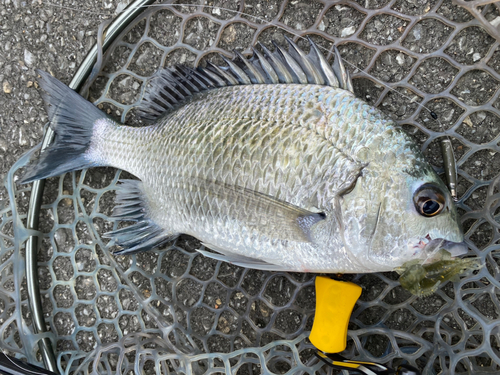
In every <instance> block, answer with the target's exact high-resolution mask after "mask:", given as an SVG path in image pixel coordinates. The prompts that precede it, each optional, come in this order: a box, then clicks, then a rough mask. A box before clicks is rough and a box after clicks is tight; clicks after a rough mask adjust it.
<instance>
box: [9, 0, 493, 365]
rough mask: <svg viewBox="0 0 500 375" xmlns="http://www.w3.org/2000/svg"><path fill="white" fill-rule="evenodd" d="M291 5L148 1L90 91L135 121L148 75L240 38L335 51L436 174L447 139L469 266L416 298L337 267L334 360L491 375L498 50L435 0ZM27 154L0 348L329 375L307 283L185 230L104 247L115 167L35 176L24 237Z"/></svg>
mask: <svg viewBox="0 0 500 375" xmlns="http://www.w3.org/2000/svg"><path fill="white" fill-rule="evenodd" d="M183 4H185V2H183ZM303 4H305V3H301V2H300V1H286V0H285V1H279V0H275V1H273V0H269V1H259V0H247V1H225V0H218V1H215V2H213V4H210V5H209V6H208V5H196V4H191V5H175V6H172V5H168V4H165V5H155V6H154V7H150V8H148V9H147V10H145V11H144V12H143V13H142V14H140V15H139V16H138V17H137V19H136V20H134V22H133V23H132V24H130V25H129V26H127V28H126V29H125V30H124V31H123V34H122V37H120V38H119V39H118V40H117V41H116V42H114V44H113V45H112V46H111V48H110V49H109V50H108V51H107V52H106V54H105V56H104V57H105V59H104V64H102V66H101V67H99V69H98V74H97V76H96V77H94V82H93V84H92V85H91V87H90V91H89V98H90V100H91V101H93V102H94V103H95V104H96V105H98V106H99V107H100V108H102V109H103V110H104V111H106V112H107V113H108V114H110V115H112V116H116V117H117V118H119V119H121V121H124V122H126V123H130V124H135V125H137V126H141V124H140V121H139V120H138V119H137V117H136V116H135V107H137V105H138V104H139V102H140V100H141V97H142V94H143V93H144V90H145V88H146V85H147V82H148V79H149V78H150V77H151V76H152V75H153V74H154V73H155V72H156V71H157V70H158V69H159V68H160V67H163V66H171V65H173V64H175V63H181V64H188V65H198V64H200V63H201V64H202V63H203V61H205V60H207V59H210V60H215V61H218V60H217V55H216V54H215V53H223V54H225V55H226V56H231V50H232V49H233V48H237V49H239V50H240V51H242V52H243V53H244V54H248V53H251V50H250V48H251V47H252V46H254V45H255V44H256V42H257V41H261V42H262V43H264V44H265V45H266V46H268V47H269V46H271V44H270V42H271V40H276V41H277V42H278V43H280V44H282V45H285V42H284V38H283V35H288V36H290V37H292V38H293V39H294V40H296V41H298V43H299V45H300V46H301V47H302V48H304V49H305V50H307V49H308V43H307V42H306V41H304V39H302V37H304V36H311V38H312V39H313V40H314V41H315V42H316V43H317V44H318V45H319V46H320V47H322V48H325V51H327V52H325V54H328V57H329V58H331V57H332V53H331V52H332V46H333V43H335V44H336V45H337V46H338V47H339V50H340V52H341V54H342V56H343V58H344V59H345V61H346V66H347V68H348V69H349V70H350V72H351V75H352V76H353V83H354V87H355V91H356V93H357V95H358V96H360V97H361V98H364V99H365V100H367V101H369V102H370V103H371V104H373V105H374V106H377V107H379V108H380V109H381V110H383V111H384V112H386V113H388V114H389V115H390V116H392V117H393V118H395V119H396V120H398V122H399V123H400V124H401V125H402V126H403V127H404V128H405V129H406V130H408V131H409V132H410V133H411V134H413V135H414V136H415V138H416V140H417V142H419V143H420V144H421V145H422V148H423V149H424V152H425V153H426V155H427V156H428V157H429V160H430V161H431V163H433V164H434V165H435V166H436V168H437V170H438V172H442V170H443V169H442V160H441V157H440V152H439V138H440V137H443V136H444V135H447V136H449V137H451V139H452V143H453V146H454V150H455V153H456V155H457V165H458V173H459V182H458V193H459V201H458V206H459V210H460V213H461V214H462V222H463V224H464V227H465V230H466V235H465V237H466V241H467V243H468V245H469V247H470V249H471V250H470V254H473V255H475V256H478V257H480V258H481V259H482V260H483V262H484V264H485V267H483V268H482V269H481V270H479V271H475V272H474V273H472V274H470V275H469V276H467V277H465V278H462V279H461V280H460V281H457V282H454V283H452V282H448V283H446V284H444V285H442V286H441V287H440V288H439V290H438V291H437V292H436V293H435V294H433V295H431V296H428V297H416V296H412V295H411V294H410V293H408V292H406V291H405V290H403V289H402V288H401V286H400V285H399V283H398V281H397V275H395V274H394V273H385V274H366V275H346V279H349V280H352V281H354V282H355V283H358V284H359V285H361V286H362V287H363V294H362V296H361V298H360V300H359V301H358V303H357V304H356V306H355V309H354V311H353V314H352V317H351V321H350V325H349V328H350V329H349V333H348V346H347V349H346V351H345V352H344V353H343V354H344V355H345V356H346V357H348V358H352V359H359V360H370V361H376V362H380V363H384V364H387V365H388V366H391V367H396V366H397V365H398V364H400V363H402V362H407V363H409V364H411V365H413V366H416V367H418V368H420V369H421V370H422V371H423V373H424V374H448V373H473V372H477V373H497V372H498V371H499V369H500V354H499V353H500V352H499V350H500V337H499V330H498V326H499V324H498V317H499V313H500V303H499V292H500V289H499V288H500V281H499V277H500V267H499V263H498V262H499V260H498V257H497V254H496V252H497V250H499V248H500V234H499V229H500V220H499V219H500V216H499V212H500V188H499V184H498V182H499V177H497V175H498V170H497V169H496V167H497V166H498V165H499V163H500V161H499V160H498V158H499V157H500V154H499V151H500V150H499V141H500V130H499V129H498V127H495V124H498V122H499V120H500V112H499V110H498V108H500V100H499V99H498V97H499V95H500V91H499V90H498V87H499V83H500V50H498V46H499V42H498V41H497V40H495V39H494V38H493V37H492V36H490V35H489V34H488V33H487V32H486V31H485V30H484V28H483V27H482V24H481V22H480V21H478V20H477V19H475V18H473V17H472V16H471V15H470V14H469V13H468V12H467V11H466V10H464V9H463V8H458V7H457V6H455V5H453V4H452V3H451V2H450V1H448V0H429V1H425V0H423V1H417V2H407V1H406V0H374V1H371V0H366V1H361V0H360V1H357V2H354V1H316V0H314V1H308V2H307V4H306V5H307V7H306V6H304V5H303ZM474 9H476V8H474ZM480 11H481V12H482V15H483V17H484V18H485V19H487V20H489V21H490V20H493V19H495V18H496V17H498V16H499V15H498V10H497V8H496V7H493V6H491V7H490V8H489V7H488V6H487V5H486V6H485V7H483V8H480ZM346 19H347V20H348V21H345V20H346ZM471 38H472V39H471ZM464 40H465V41H464ZM466 40H474V41H476V40H477V43H476V47H475V49H474V50H473V51H472V52H470V50H464V48H463V46H464V43H465V45H466ZM497 50H498V51H497ZM364 72H368V73H370V75H366V74H365V73H364ZM436 72H438V73H436ZM374 77H375V78H376V79H375V78H374ZM380 81H383V83H384V84H381V82H380ZM429 110H431V111H434V112H435V113H437V114H438V116H439V117H440V121H441V124H439V123H437V122H435V121H433V120H432V116H431V114H430V112H429ZM482 126H484V127H485V128H486V129H487V131H485V130H484V129H483V128H482ZM32 154H33V152H32V153H31V154H28V155H25V156H24V157H23V158H21V159H20V160H19V161H18V162H17V163H16V164H15V165H14V166H13V167H12V169H11V170H10V172H9V173H8V176H7V178H6V183H5V184H6V188H7V190H8V193H9V202H8V204H7V205H6V206H5V207H3V208H1V209H0V215H1V219H0V220H1V221H0V348H1V349H2V350H3V351H5V352H7V353H9V354H12V355H15V356H17V357H19V358H25V359H27V360H28V361H29V362H31V363H39V364H40V363H41V359H42V355H41V354H40V351H39V349H38V346H37V343H38V342H39V340H42V339H44V340H50V342H51V343H52V346H53V347H54V350H55V353H56V358H57V365H58V368H59V371H60V372H61V373H67V374H69V373H72V374H91V373H92V374H96V373H118V374H132V373H145V374H153V373H176V374H216V373H217V374H219V373H226V374H230V373H235V374H256V373H276V374H285V373H286V374H303V373H304V374H317V373H318V374H326V373H332V370H331V369H330V368H328V367H326V365H324V364H323V363H321V362H319V361H318V360H317V358H316V357H315V356H314V355H313V352H314V350H313V347H312V345H311V344H310V343H309V341H308V339H307V336H308V331H309V330H310V329H311V326H312V321H313V317H314V307H315V295H314V275H311V274H299V273H281V272H264V271H256V270H249V269H242V268H240V267H237V266H233V265H230V264H227V263H223V262H217V261H215V260H211V259H207V258H204V257H203V256H202V255H200V254H198V253H197V252H196V251H195V249H196V248H197V247H198V246H199V243H198V242H197V241H196V240H195V239H193V238H189V237H186V236H183V237H180V238H179V239H177V240H176V241H175V242H173V243H170V244H167V245H166V246H165V247H164V248H162V249H159V250H154V251H149V252H145V253H140V254H136V255H132V256H113V255H112V254H111V253H110V251H111V250H112V248H111V247H110V246H108V243H107V240H105V239H103V238H101V234H102V233H104V232H107V231H109V230H111V229H112V228H113V223H112V222H111V221H109V216H110V215H111V210H112V207H113V199H114V191H115V190H116V183H117V181H118V179H119V177H120V175H122V177H123V173H122V172H120V171H114V170H112V169H109V168H97V169H93V170H89V171H82V172H76V173H68V174H65V175H63V176H61V177H60V178H53V179H49V180H47V182H46V186H45V193H44V195H43V198H42V204H41V209H40V227H39V230H38V231H32V230H28V229H26V228H27V214H28V209H29V199H30V195H31V187H30V186H25V185H18V184H16V181H17V180H18V178H19V176H20V175H22V170H23V167H24V166H25V165H26V164H27V163H28V161H29V158H30V156H32ZM30 235H35V236H36V237H37V238H38V239H39V241H38V245H39V248H38V255H37V261H38V277H39V288H40V290H41V293H40V296H41V300H42V308H43V313H44V318H45V322H46V325H47V329H48V332H46V333H35V331H34V329H33V317H32V316H31V313H30V309H29V306H28V295H27V294H28V293H27V286H26V270H25V257H24V255H25V243H26V241H27V239H28V237H29V236H30Z"/></svg>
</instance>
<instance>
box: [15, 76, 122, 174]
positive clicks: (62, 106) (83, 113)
mask: <svg viewBox="0 0 500 375" xmlns="http://www.w3.org/2000/svg"><path fill="white" fill-rule="evenodd" d="M37 73H38V74H39V75H40V76H41V79H40V80H39V84H40V86H41V88H42V90H43V91H42V98H43V101H44V102H45V107H46V110H47V114H48V116H49V121H50V123H51V128H52V129H53V130H54V132H55V139H54V141H53V142H52V144H51V145H50V146H49V147H48V148H47V149H45V150H42V151H41V152H40V157H39V159H38V161H37V162H36V163H35V164H33V165H30V166H28V168H27V171H26V173H25V175H24V176H23V178H22V180H21V183H28V182H32V181H35V180H40V179H44V178H48V177H53V176H58V175H61V174H63V173H66V172H70V171H74V170H79V169H84V168H89V167H95V166H100V165H104V164H103V162H102V160H101V158H100V157H99V156H98V155H96V152H91V146H92V134H93V132H94V127H96V125H98V124H100V123H104V124H107V123H111V122H113V121H112V120H111V119H109V118H108V117H107V116H106V115H105V114H104V113H103V112H101V111H100V110H99V109H98V108H97V107H96V106H94V105H93V104H92V103H90V102H88V101H87V100H85V99H84V98H83V97H81V96H80V95H78V94H77V93H76V92H75V91H74V90H72V89H70V88H69V87H68V86H66V85H65V84H64V83H62V82H60V81H59V80H57V79H56V78H54V77H52V76H51V75H50V74H48V73H46V72H44V71H41V70H38V71H37Z"/></svg>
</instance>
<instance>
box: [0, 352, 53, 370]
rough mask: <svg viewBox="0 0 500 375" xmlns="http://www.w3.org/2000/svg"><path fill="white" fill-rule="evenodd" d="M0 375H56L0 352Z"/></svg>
mask: <svg viewBox="0 0 500 375" xmlns="http://www.w3.org/2000/svg"><path fill="white" fill-rule="evenodd" d="M0 375H56V373H54V372H52V371H49V370H45V369H44V368H41V367H38V366H34V365H31V364H29V363H26V362H23V361H20V360H19V359H17V358H14V357H11V356H9V355H5V354H3V353H2V352H0Z"/></svg>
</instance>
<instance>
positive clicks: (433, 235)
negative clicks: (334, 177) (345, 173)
mask: <svg viewBox="0 0 500 375" xmlns="http://www.w3.org/2000/svg"><path fill="white" fill-rule="evenodd" d="M342 211H343V212H342V215H343V219H344V222H345V223H346V224H345V228H344V238H345V240H344V241H345V243H346V247H347V248H348V249H349V250H350V251H351V252H352V253H353V255H354V257H355V258H356V261H357V262H359V263H362V264H363V266H365V267H369V269H370V270H373V271H389V270H393V269H396V268H398V267H401V266H402V265H403V264H404V263H406V262H409V261H418V263H420V264H426V263H431V262H433V261H435V260H436V259H437V258H438V257H439V255H438V254H439V251H440V250H441V249H445V250H447V251H448V252H449V253H450V254H451V256H459V255H463V254H465V253H466V252H467V246H466V245H465V243H464V242H463V240H464V238H463V232H462V228H461V225H460V221H459V217H458V214H457V210H456V207H455V203H454V201H453V199H452V197H451V195H450V193H449V191H448V189H447V187H446V186H445V185H444V183H443V182H442V181H441V179H440V178H439V177H438V176H437V175H436V173H435V172H434V171H433V170H432V168H431V167H430V166H429V167H428V168H425V171H424V172H422V171H421V170H420V171H419V173H408V172H406V171H405V172H401V173H394V170H391V169H390V168H388V169H386V170H384V169H382V168H379V169H378V170H377V169H374V170H370V169H369V168H367V170H366V171H365V173H363V175H362V176H360V178H359V179H358V181H357V183H356V186H355V188H354V189H353V190H352V191H351V192H350V193H349V194H346V195H345V196H344V197H343V202H342Z"/></svg>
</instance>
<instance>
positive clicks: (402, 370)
mask: <svg viewBox="0 0 500 375" xmlns="http://www.w3.org/2000/svg"><path fill="white" fill-rule="evenodd" d="M396 375H421V372H420V371H419V370H418V369H416V368H415V367H413V366H410V365H400V366H399V367H398V369H397V370H396Z"/></svg>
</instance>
